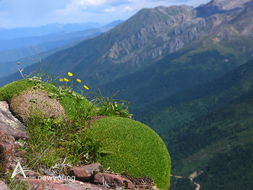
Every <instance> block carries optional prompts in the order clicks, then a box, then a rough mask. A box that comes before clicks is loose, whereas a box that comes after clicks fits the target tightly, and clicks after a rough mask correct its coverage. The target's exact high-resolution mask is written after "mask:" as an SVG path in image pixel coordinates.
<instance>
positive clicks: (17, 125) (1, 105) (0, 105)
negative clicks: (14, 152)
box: [0, 101, 27, 139]
mask: <svg viewBox="0 0 253 190" xmlns="http://www.w3.org/2000/svg"><path fill="white" fill-rule="evenodd" d="M0 131H3V132H4V133H5V134H8V135H10V136H13V137H14V138H15V139H20V138H21V139H26V138H27V134H26V131H25V126H24V125H23V124H22V123H21V122H20V121H19V120H18V119H17V118H15V117H14V116H13V115H12V113H11V112H10V109H9V105H8V103H7V102H5V101H0Z"/></svg>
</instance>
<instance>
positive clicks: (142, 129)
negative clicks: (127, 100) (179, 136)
mask: <svg viewBox="0 0 253 190" xmlns="http://www.w3.org/2000/svg"><path fill="white" fill-rule="evenodd" d="M89 135H90V136H91V137H92V138H94V139H96V140H97V141H99V142H100V143H101V144H102V148H103V150H104V151H106V152H108V154H107V155H106V156H104V157H102V158H101V160H100V161H101V163H102V164H103V166H104V167H110V168H111V170H112V171H114V172H118V173H122V172H126V173H128V174H129V175H131V176H133V177H145V176H149V177H151V178H152V179H153V180H154V181H155V183H156V184H157V185H158V187H159V188H161V189H168V188H169V185H170V169H171V168H170V167H171V161H170V156H169V153H168V151H167V148H166V146H165V144H164V142H163V141H162V139H161V138H160V137H159V136H158V135H157V134H156V133H155V132H154V131H153V130H152V129H150V128H149V127H147V126H146V125H144V124H142V123H139V122H137V121H133V120H131V119H127V118H120V117H107V118H103V119H101V120H98V121H96V122H95V123H94V124H93V126H92V127H91V129H90V130H89Z"/></svg>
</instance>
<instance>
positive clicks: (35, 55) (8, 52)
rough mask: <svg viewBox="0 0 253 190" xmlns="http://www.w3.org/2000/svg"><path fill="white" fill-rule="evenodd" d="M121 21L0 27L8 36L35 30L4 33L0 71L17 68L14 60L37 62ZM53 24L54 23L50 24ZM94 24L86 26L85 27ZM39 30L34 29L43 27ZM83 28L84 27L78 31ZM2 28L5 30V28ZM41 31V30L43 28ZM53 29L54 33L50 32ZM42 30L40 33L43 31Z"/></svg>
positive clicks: (0, 41)
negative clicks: (31, 26) (35, 26)
mask: <svg viewBox="0 0 253 190" xmlns="http://www.w3.org/2000/svg"><path fill="white" fill-rule="evenodd" d="M121 22H122V21H120V20H118V21H114V22H112V23H109V24H107V25H104V26H100V25H97V26H95V24H94V25H89V24H87V25H85V24H83V25H81V24H80V25H75V24H73V25H56V26H54V25H50V26H44V27H38V28H32V29H31V28H20V29H8V30H7V29H5V30H3V29H2V30H1V29H0V36H1V32H2V33H5V32H6V33H7V32H9V33H10V36H12V35H13V36H26V35H28V34H30V32H31V31H34V33H33V36H27V37H22V38H13V39H9V38H10V37H9V38H8V37H5V35H4V34H3V35H2V36H1V38H3V39H2V40H0V75H1V76H8V75H10V74H12V73H15V71H16V63H17V62H23V63H25V64H24V66H28V65H31V64H33V63H36V62H39V61H40V60H42V59H43V58H46V57H48V56H49V55H52V54H54V53H56V52H57V51H60V50H62V49H66V48H69V47H72V46H74V45H76V44H78V43H79V42H80V41H83V40H85V39H89V38H93V37H95V36H98V35H99V34H101V33H103V32H106V31H108V30H110V29H111V28H113V27H115V26H116V25H118V24H119V23H121ZM53 26H54V27H53ZM89 26H90V27H93V28H88V27H89ZM42 28H43V30H42V31H41V35H39V34H40V33H39V32H38V33H36V31H37V30H38V31H39V29H42ZM82 28H84V29H85V30H82V31H79V30H81V29H82ZM4 31H5V32H4ZM43 31H44V32H43ZM49 32H53V33H49ZM42 34H43V35H42Z"/></svg>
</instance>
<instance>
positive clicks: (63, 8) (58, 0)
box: [0, 0, 209, 27]
mask: <svg viewBox="0 0 253 190" xmlns="http://www.w3.org/2000/svg"><path fill="white" fill-rule="evenodd" d="M208 1H209V0H0V27H18V26H38V25H45V24H49V23H77V22H98V23H108V22H111V21H113V20H117V19H127V18H128V17H130V16H131V15H133V14H134V13H136V12H137V11H138V10H140V9H141V8H149V7H155V6H159V5H165V6H169V5H179V4H187V5H192V6H197V5H199V4H202V3H206V2H208Z"/></svg>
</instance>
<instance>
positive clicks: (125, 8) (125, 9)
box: [124, 6, 134, 12]
mask: <svg viewBox="0 0 253 190" xmlns="http://www.w3.org/2000/svg"><path fill="white" fill-rule="evenodd" d="M124 11H125V12H132V11H134V8H133V7H131V6H125V7H124Z"/></svg>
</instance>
